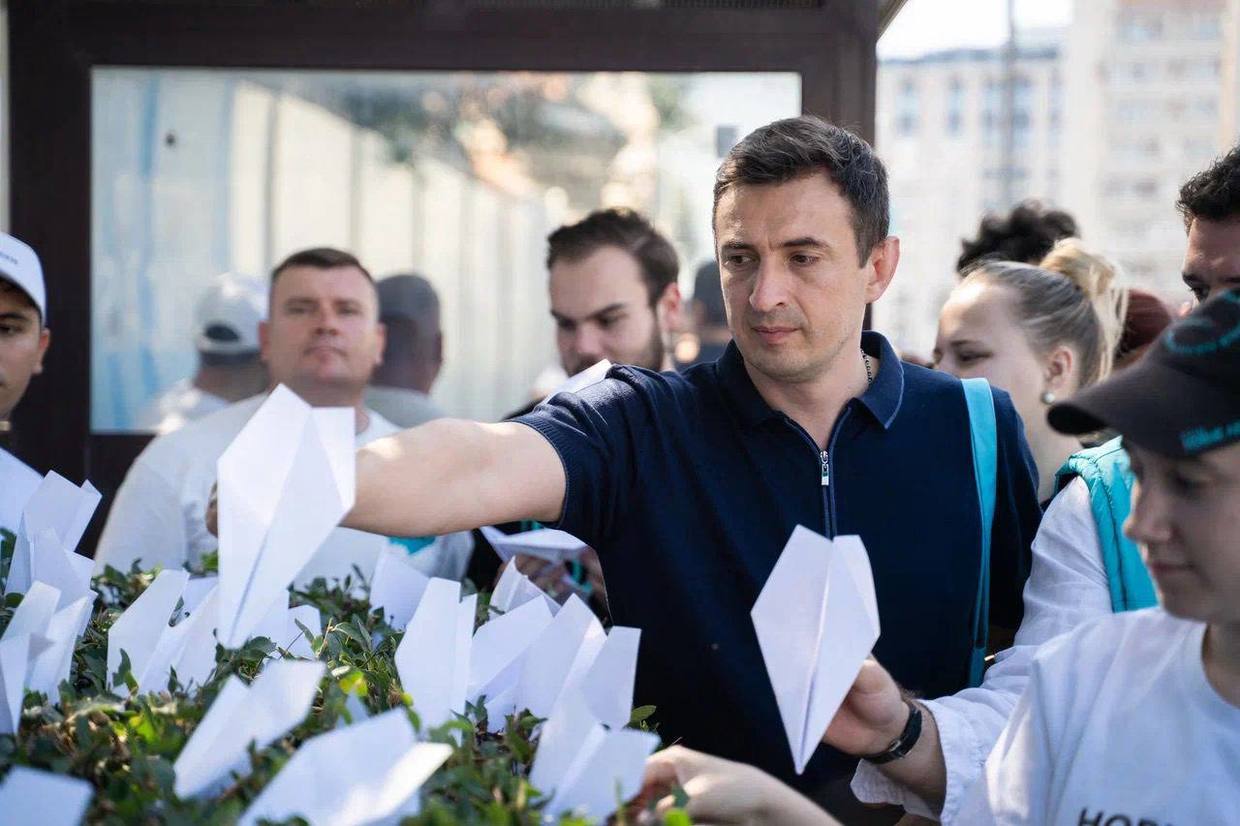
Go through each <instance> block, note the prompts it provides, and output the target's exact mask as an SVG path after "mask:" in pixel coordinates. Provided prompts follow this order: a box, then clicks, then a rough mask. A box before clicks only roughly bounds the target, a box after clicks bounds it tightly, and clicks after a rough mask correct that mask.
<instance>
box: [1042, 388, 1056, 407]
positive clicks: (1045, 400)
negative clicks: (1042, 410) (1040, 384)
mask: <svg viewBox="0 0 1240 826" xmlns="http://www.w3.org/2000/svg"><path fill="white" fill-rule="evenodd" d="M1054 403H1055V394H1054V393H1052V392H1051V391H1049V390H1043V391H1042V404H1054Z"/></svg>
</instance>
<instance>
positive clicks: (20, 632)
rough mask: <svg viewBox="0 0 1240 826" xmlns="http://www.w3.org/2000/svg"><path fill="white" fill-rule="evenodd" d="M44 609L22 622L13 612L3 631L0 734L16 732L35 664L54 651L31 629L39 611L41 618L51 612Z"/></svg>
mask: <svg viewBox="0 0 1240 826" xmlns="http://www.w3.org/2000/svg"><path fill="white" fill-rule="evenodd" d="M48 591H49V593H48V594H47V595H46V596H47V597H48V598H50V599H51V600H55V599H56V595H55V589H54V588H49V589H48ZM46 605H47V603H45V606H46ZM45 606H41V607H35V608H32V609H31V610H29V611H28V612H27V613H26V616H25V618H24V619H21V620H20V622H19V618H18V616H17V613H16V612H14V616H13V619H12V620H11V621H10V623H9V627H8V628H6V629H5V630H4V636H3V637H0V734H14V733H16V732H17V729H18V723H19V721H20V720H21V711H22V700H23V698H24V697H25V694H26V686H27V684H28V683H29V682H30V678H31V676H32V675H33V673H34V669H35V663H37V662H38V661H39V658H40V657H41V656H42V655H43V654H44V653H47V652H48V651H50V650H51V649H52V648H53V642H52V641H51V640H50V639H48V638H47V637H46V636H44V635H43V634H42V633H36V632H34V631H32V630H31V629H30V625H31V624H32V622H33V620H34V619H35V618H36V611H37V612H38V614H39V615H42V614H43V613H44V612H45V611H47V610H49V609H48V608H47V607H45ZM19 607H20V606H19ZM15 624H17V625H18V627H17V628H14V627H13V626H14V625H15ZM75 639H76V637H75Z"/></svg>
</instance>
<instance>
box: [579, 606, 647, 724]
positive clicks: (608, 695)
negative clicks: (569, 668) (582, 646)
mask: <svg viewBox="0 0 1240 826" xmlns="http://www.w3.org/2000/svg"><path fill="white" fill-rule="evenodd" d="M641 635H642V632H641V630H640V629H637V628H628V627H625V626H623V625H614V626H612V628H611V630H610V631H608V632H607V639H606V640H604V641H603V647H602V648H601V649H600V650H599V652H598V656H596V657H595V658H594V662H592V663H591V664H590V667H589V668H588V669H587V670H586V673H585V677H584V678H583V679H582V681H581V686H580V688H581V694H582V696H583V697H584V698H585V701H586V705H587V706H589V708H590V711H591V713H593V714H594V716H595V717H597V718H598V719H599V720H601V721H602V722H603V723H605V724H606V725H607V726H608V727H610V728H613V729H619V728H624V727H625V726H627V725H628V724H629V718H630V717H632V716H633V686H634V684H635V683H636V681H637V648H638V643H640V642H641Z"/></svg>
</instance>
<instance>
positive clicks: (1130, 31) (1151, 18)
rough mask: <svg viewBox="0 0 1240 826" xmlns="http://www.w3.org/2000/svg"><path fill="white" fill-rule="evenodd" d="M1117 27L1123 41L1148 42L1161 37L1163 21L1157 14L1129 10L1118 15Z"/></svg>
mask: <svg viewBox="0 0 1240 826" xmlns="http://www.w3.org/2000/svg"><path fill="white" fill-rule="evenodd" d="M1117 28H1118V29H1119V39H1120V40H1121V41H1123V42H1125V43H1148V42H1149V41H1151V40H1158V39H1160V38H1161V37H1162V34H1163V21H1162V18H1161V17H1160V16H1158V15H1157V14H1149V13H1146V14H1142V13H1140V12H1136V11H1130V12H1126V13H1124V14H1121V15H1120V18H1119V25H1118V27H1117Z"/></svg>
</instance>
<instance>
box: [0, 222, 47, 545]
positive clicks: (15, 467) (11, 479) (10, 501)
mask: <svg viewBox="0 0 1240 826" xmlns="http://www.w3.org/2000/svg"><path fill="white" fill-rule="evenodd" d="M50 343H51V333H50V332H49V330H48V328H47V291H46V288H45V286H44V283H43V265H42V264H41V263H40V262H39V256H38V255H37V254H36V253H35V251H34V250H33V249H31V248H30V247H29V245H27V244H25V243H24V242H22V241H19V240H18V239H16V238H14V237H13V236H11V235H6V234H4V233H0V435H2V434H3V433H6V432H8V429H9V416H11V415H12V414H13V409H14V408H16V407H17V403H18V402H19V401H21V398H22V396H23V395H24V394H25V393H26V388H27V387H28V386H29V384H30V378H31V377H32V376H36V375H38V374H39V373H42V372H43V355H44V354H45V353H46V352H47V347H48V344H50ZM42 479H43V477H42V476H41V475H39V474H38V473H37V472H35V470H34V469H32V468H30V467H29V466H27V465H26V464H25V463H24V462H23V461H22V460H20V459H18V458H17V457H16V456H14V455H13V454H12V453H9V452H8V451H7V450H5V449H4V448H3V447H0V549H9V547H10V545H11V544H12V543H13V541H14V537H15V536H16V535H17V529H18V526H19V525H20V524H21V517H22V511H23V510H24V509H25V507H26V501H27V500H28V499H29V498H30V495H31V494H32V493H34V489H35V488H36V487H38V486H39V482H40V481H42Z"/></svg>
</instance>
